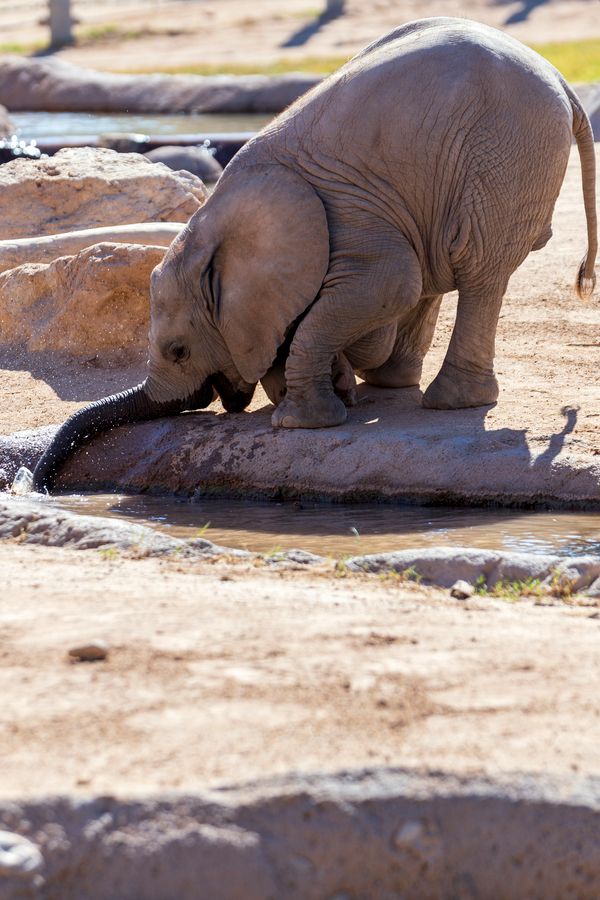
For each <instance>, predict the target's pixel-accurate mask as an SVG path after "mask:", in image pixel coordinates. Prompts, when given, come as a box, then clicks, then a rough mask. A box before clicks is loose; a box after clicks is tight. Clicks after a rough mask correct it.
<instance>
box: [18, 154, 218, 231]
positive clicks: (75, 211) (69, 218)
mask: <svg viewBox="0 0 600 900" xmlns="http://www.w3.org/2000/svg"><path fill="white" fill-rule="evenodd" d="M206 196H207V191H206V188H205V187H204V185H203V183H202V182H201V181H200V179H198V178H196V177H195V176H194V175H191V174H190V173H188V172H173V171H171V169H168V168H167V167H166V166H157V165H153V164H152V163H151V162H150V161H149V160H147V159H146V158H145V157H144V156H142V155H141V154H139V153H117V152H115V151H114V150H106V149H95V148H91V147H84V148H72V149H65V150H60V151H59V152H58V153H57V154H56V155H55V156H53V157H51V158H49V159H39V160H28V161H25V160H15V161H13V162H10V163H6V164H5V165H3V166H0V239H2V240H5V239H8V238H21V237H27V236H30V235H36V236H39V235H47V234H58V233H60V232H64V231H72V230H74V229H77V228H94V227H101V226H105V225H126V224H129V223H138V222H157V221H158V222H186V221H187V220H188V219H189V218H190V216H192V215H193V213H195V212H196V210H197V209H199V208H200V207H201V206H202V204H203V203H204V200H205V199H206Z"/></svg>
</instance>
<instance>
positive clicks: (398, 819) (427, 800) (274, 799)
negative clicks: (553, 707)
mask: <svg viewBox="0 0 600 900" xmlns="http://www.w3.org/2000/svg"><path fill="white" fill-rule="evenodd" d="M0 823H1V824H2V827H3V828H4V829H6V832H5V834H8V835H9V836H10V834H11V833H12V834H13V835H14V837H15V841H18V840H19V838H18V837H17V836H20V837H21V838H25V839H26V841H29V842H31V843H30V844H29V846H30V850H31V854H32V856H31V857H30V864H29V868H27V867H26V866H25V865H24V864H23V857H24V855H25V857H26V852H25V854H24V853H23V852H22V853H21V857H20V859H21V863H20V864H18V863H17V864H15V865H14V867H13V875H12V877H11V876H10V875H8V874H7V872H10V867H7V866H5V869H4V873H3V874H4V878H1V877H0V898H2V900H16V898H17V897H19V898H22V897H29V896H30V897H40V898H44V900H55V898H56V900H58V898H60V900H68V898H75V897H76V898H78V900H103V898H109V897H110V898H114V897H123V896H135V897H136V898H137V900H158V898H161V897H162V898H164V897H175V896H176V897H178V898H180V900H186V898H190V900H191V898H197V897H219V898H223V900H229V898H245V900H255V898H260V900H264V898H281V897H286V898H302V900H312V898H314V900H317V898H318V900H334V898H335V900H358V898H366V897H369V898H371V897H381V898H389V900H391V898H392V897H396V896H413V897H417V896H418V897H427V898H429V897H431V898H434V897H436V898H439V897H442V896H460V897H472V898H475V897H496V898H509V897H517V896H518V897H525V896H528V897H533V896H537V897H542V896H543V897H544V898H554V897H556V898H559V897H565V896H577V897H580V898H590V900H591V898H596V897H597V896H598V894H599V893H600V842H599V839H598V838H599V835H600V780H599V779H598V778H586V777H582V776H573V777H563V778H550V777H546V776H541V775H535V774H531V775H527V774H522V773H511V774H510V775H507V776H504V777H500V778H497V779H492V778H485V777H481V778H468V777H457V776H456V775H450V774H446V773H443V772H437V773H425V774H419V773H416V772H411V771H406V770H399V769H384V768H378V769H371V770H364V769H361V770H355V771H345V772H334V773H330V774H315V775H305V774H302V773H293V774H290V775H287V776H285V777H280V778H274V779H268V780H265V781H262V782H255V783H253V784H249V785H236V786H231V787H225V788H221V789H213V790H207V791H204V792H200V793H197V794H182V795H167V796H153V797H140V798H131V797H129V798H128V797H123V798H117V797H113V796H104V797H88V798H76V797H54V798H34V799H31V800H19V799H16V800H14V801H6V800H5V801H0ZM26 847H27V845H26V844H25V851H26ZM35 854H37V856H36V855H35ZM39 854H41V857H42V859H41V861H40V858H39ZM31 859H36V860H37V862H38V864H37V866H35V865H34V864H33V862H32V861H31ZM9 862H10V860H9ZM19 865H20V868H19Z"/></svg>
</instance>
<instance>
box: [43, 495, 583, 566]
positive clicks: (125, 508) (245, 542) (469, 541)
mask: <svg viewBox="0 0 600 900" xmlns="http://www.w3.org/2000/svg"><path fill="white" fill-rule="evenodd" d="M52 502H53V503H55V504H58V505H60V506H61V507H62V508H63V509H71V510H73V511H76V512H79V513H84V514H87V515H103V516H104V515H108V516H116V517H118V518H121V519H127V520H129V521H135V522H143V523H145V524H147V525H150V526H152V527H154V528H158V529H160V530H162V531H166V532H168V533H169V534H170V535H173V536H174V537H185V538H192V537H196V536H197V535H198V534H199V533H202V534H203V535H204V536H205V537H207V538H209V539H210V540H211V541H214V542H215V543H217V544H223V545H225V546H228V547H238V548H241V549H245V550H254V551H257V552H262V553H266V552H269V551H272V550H275V549H289V548H291V547H301V548H303V549H305V550H311V551H312V552H313V553H319V554H322V555H330V556H335V557H339V556H344V555H347V554H356V553H376V552H380V551H384V550H386V551H387V550H400V549H404V548H415V547H424V546H448V547H453V546H454V547H487V548H490V549H498V550H519V551H523V552H527V553H538V554H539V553H556V554H560V555H561V556H570V555H575V556H581V555H584V554H589V553H600V513H580V512H556V511H552V512H526V511H517V510H506V509H460V508H455V507H422V506H402V505H395V504H389V505H388V504H385V505H384V504H382V505H371V504H369V505H367V504H364V505H342V504H340V505H336V504H318V503H302V504H300V503H293V502H285V503H276V502H264V503H259V502H254V501H252V502H250V501H244V500H220V499H219V500H216V499H206V500H205V499H203V500H201V501H199V502H198V501H194V502H192V501H189V500H173V499H166V498H162V497H147V496H121V495H114V494H86V495H72V496H62V497H54V498H52Z"/></svg>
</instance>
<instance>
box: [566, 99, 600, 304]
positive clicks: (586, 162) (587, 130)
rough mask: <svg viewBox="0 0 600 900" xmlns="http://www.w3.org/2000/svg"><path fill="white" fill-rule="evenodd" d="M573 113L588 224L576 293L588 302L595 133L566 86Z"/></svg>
mask: <svg viewBox="0 0 600 900" xmlns="http://www.w3.org/2000/svg"><path fill="white" fill-rule="evenodd" d="M565 86H566V88H567V94H568V97H569V100H570V102H571V108H572V110H573V135H574V136H575V140H576V141H577V149H578V151H579V159H580V161H581V186H582V188H583V204H584V208H585V219H586V222H587V240H588V246H587V253H586V255H585V256H584V257H583V259H582V261H581V265H580V267H579V272H578V274H577V280H576V282H575V290H576V292H577V296H578V297H580V299H582V300H587V299H588V297H590V296H591V295H592V293H593V291H594V286H595V284H596V273H595V272H594V265H595V262H596V254H597V252H598V220H597V216H596V153H595V149H594V134H593V132H592V126H591V125H590V120H589V119H588V117H587V114H586V112H585V110H584V108H583V106H582V105H581V102H580V100H579V98H578V97H577V96H576V94H575V93H574V92H573V91H572V89H571V88H570V87H569V86H568V85H565Z"/></svg>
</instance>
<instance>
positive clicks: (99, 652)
mask: <svg viewBox="0 0 600 900" xmlns="http://www.w3.org/2000/svg"><path fill="white" fill-rule="evenodd" d="M69 656H70V658H71V659H72V660H74V661H76V662H98V661H99V660H101V659H106V657H107V656H108V644H107V643H106V641H89V643H87V644H79V645H78V646H77V647H71V649H70V650H69Z"/></svg>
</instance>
